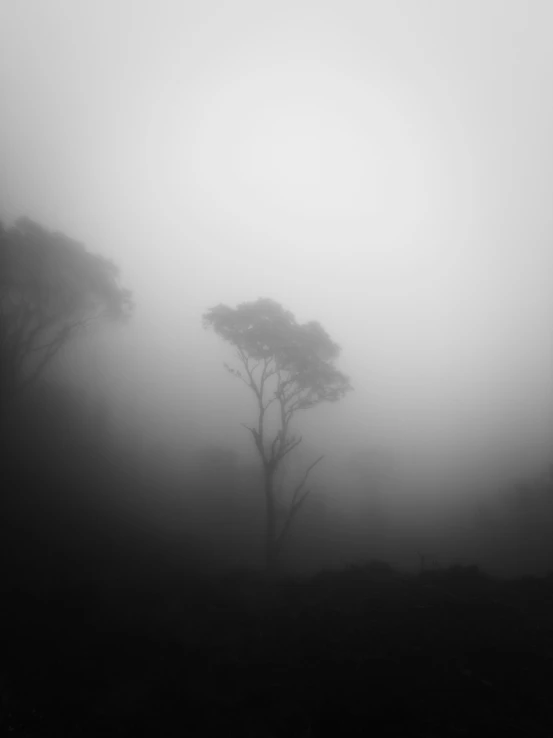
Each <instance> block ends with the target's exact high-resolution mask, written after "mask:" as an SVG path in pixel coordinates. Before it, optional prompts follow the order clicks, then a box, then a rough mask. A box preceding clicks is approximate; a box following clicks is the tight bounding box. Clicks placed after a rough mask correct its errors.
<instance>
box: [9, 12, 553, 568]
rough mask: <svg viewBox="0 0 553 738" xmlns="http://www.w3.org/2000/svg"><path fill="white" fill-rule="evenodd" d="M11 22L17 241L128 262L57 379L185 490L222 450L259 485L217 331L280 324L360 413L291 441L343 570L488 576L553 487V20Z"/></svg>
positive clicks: (305, 430)
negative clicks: (503, 517) (57, 234)
mask: <svg viewBox="0 0 553 738" xmlns="http://www.w3.org/2000/svg"><path fill="white" fill-rule="evenodd" d="M0 13H1V16H0V29H1V30H0V40H1V48H2V61H1V66H0V89H1V91H2V99H3V111H4V113H3V116H2V122H1V124H0V126H1V128H0V156H1V160H2V181H1V182H0V207H1V214H2V218H3V220H4V221H5V222H6V223H8V224H9V223H12V222H14V221H15V219H17V218H18V217H19V216H21V215H26V216H28V217H30V218H32V219H33V220H35V221H37V222H39V223H40V224H42V225H43V226H44V227H46V228H49V229H51V230H57V231H61V232H63V233H65V234H67V235H69V236H70V237H72V238H75V239H78V240H79V241H81V242H83V243H84V244H85V245H86V247H87V248H88V249H89V250H90V251H92V252H98V253H101V254H103V255H105V256H107V257H108V258H110V259H113V261H114V262H115V263H116V264H117V265H118V266H119V267H120V268H121V273H122V281H123V282H124V284H125V285H126V286H128V287H129V288H130V289H132V292H133V296H134V300H135V303H136V309H135V312H134V315H133V318H132V321H131V322H130V324H129V325H128V326H125V327H107V328H105V327H104V328H101V329H98V330H97V331H92V332H89V333H88V334H87V335H86V337H84V338H81V339H79V340H77V341H74V342H73V343H72V344H71V345H70V346H68V347H67V348H66V349H65V350H64V351H63V355H60V357H59V358H58V359H57V360H56V365H55V367H53V368H51V370H50V374H51V375H52V376H54V375H55V376H57V377H58V379H59V377H63V378H64V379H63V381H64V382H65V383H66V386H72V387H75V388H77V389H78V391H79V392H81V393H85V394H86V393H88V395H87V396H90V397H104V398H105V401H106V402H107V403H108V405H109V409H110V410H109V411H110V424H109V431H108V430H106V433H108V432H109V434H111V435H110V438H112V439H117V441H114V443H119V444H122V445H123V446H125V448H128V449H129V453H130V454H131V455H132V454H135V455H136V464H137V465H139V464H140V463H142V462H143V461H144V458H145V455H148V458H149V459H151V464H152V465H153V466H152V469H158V468H159V469H164V470H165V472H166V473H167V474H168V475H169V476H170V477H171V478H172V482H173V486H175V485H176V486H178V485H177V483H176V480H177V479H178V478H179V474H181V473H184V472H182V469H181V467H182V466H185V462H184V459H188V458H190V459H194V458H197V457H198V454H201V453H203V452H204V451H206V452H207V451H208V450H209V449H210V448H212V449H213V448H220V449H228V450H230V451H232V452H234V453H235V454H237V458H238V459H240V463H241V464H244V465H246V466H247V465H252V466H255V464H256V456H255V448H254V447H253V444H252V439H251V437H250V436H249V434H248V432H247V431H246V430H245V429H244V428H243V425H242V424H244V423H248V422H251V421H252V417H253V415H255V403H254V401H253V398H252V397H251V396H250V395H249V394H248V389H247V388H246V387H244V386H243V385H240V383H238V382H236V381H235V379H234V378H233V377H231V376H229V375H228V374H227V373H226V372H225V371H224V369H223V363H224V362H228V361H229V360H230V359H231V350H230V348H229V347H228V346H227V345H224V344H223V343H222V342H221V341H220V340H218V339H217V337H216V336H214V335H212V334H210V333H209V332H207V331H205V330H203V329H202V325H201V317H202V314H203V313H204V312H205V311H206V310H207V309H208V308H210V307H211V306H213V305H216V304H219V303H223V304H227V305H230V306H236V305H237V304H240V303H242V302H248V301H253V300H256V299H257V298H259V297H270V298H271V299H274V300H276V301H277V302H279V303H281V304H282V305H283V306H284V307H285V308H286V309H288V310H290V311H291V312H292V313H293V314H294V315H295V316H296V318H297V320H298V321H299V322H307V321H310V320H316V321H319V322H320V323H321V324H322V325H323V326H324V328H325V329H326V330H327V331H328V333H329V334H330V336H331V337H332V339H333V340H335V341H337V342H338V344H339V345H340V347H341V349H342V351H341V356H340V359H339V361H338V365H339V367H340V370H341V371H343V372H345V373H346V374H347V375H348V376H349V377H350V378H351V382H352V385H353V387H354V392H352V393H350V394H349V395H348V396H347V397H346V398H345V399H344V400H343V401H341V402H339V403H333V404H328V405H324V406H320V407H317V408H314V409H313V410H311V411H310V412H307V413H303V414H302V415H301V417H298V419H297V420H295V421H294V422H295V425H296V428H297V430H298V431H299V432H301V434H302V435H303V437H304V447H302V448H303V451H302V456H301V459H302V460H303V463H304V464H305V463H308V462H309V460H310V459H311V458H312V457H314V456H316V455H319V454H324V455H325V458H324V461H323V462H322V464H321V465H319V466H318V468H317V469H316V470H315V471H314V473H313V485H314V489H313V498H315V497H316V496H317V494H319V496H320V499H321V500H324V501H325V504H326V505H327V508H328V515H330V516H331V517H332V515H334V514H336V515H338V513H337V512H336V513H334V512H332V513H331V512H330V511H334V510H335V509H336V510H338V509H340V510H341V511H342V513H341V514H342V515H343V516H345V518H344V520H349V521H354V520H357V525H358V527H360V532H357V533H356V532H355V531H354V528H351V530H350V529H349V528H348V525H347V524H346V523H345V522H344V524H343V525H342V527H341V531H342V532H341V534H340V536H341V538H340V541H342V544H343V546H344V553H343V554H340V555H338V554H336V556H337V558H336V561H343V560H345V558H347V556H353V557H354V558H355V556H356V555H361V553H363V552H364V551H365V547H367V550H370V551H371V552H373V553H375V554H378V555H381V556H382V557H384V558H391V559H394V560H401V561H404V562H407V561H412V562H416V561H418V558H419V556H420V551H421V550H424V551H425V552H426V555H427V556H435V557H436V558H437V559H440V558H442V559H444V558H445V559H447V560H450V559H451V558H452V557H453V558H455V557H463V556H464V557H465V558H468V559H471V558H478V557H479V556H480V555H481V552H480V551H479V549H478V547H477V546H476V547H474V545H473V544H474V541H473V535H475V534H473V532H472V528H471V525H472V523H470V524H469V523H468V522H467V520H472V518H471V516H472V515H473V513H474V511H475V510H477V509H480V506H481V505H482V504H489V505H490V506H491V507H492V508H493V509H494V511H495V512H494V514H496V515H500V514H502V513H500V512H497V510H498V509H502V508H501V505H502V504H503V503H504V500H506V499H511V498H510V497H509V495H512V494H513V485H515V484H516V483H517V481H519V480H521V479H527V478H536V479H537V478H541V477H542V476H543V474H544V473H545V472H546V470H547V468H548V465H549V463H550V461H551V432H552V419H551V417H552V414H551V400H552V397H551V377H552V372H553V365H552V360H551V356H552V354H551V348H552V346H551V335H552V333H551V326H552V315H553V297H552V295H553V292H552V290H551V276H550V275H551V274H552V273H553V272H552V268H553V251H552V249H551V236H552V220H551V208H550V203H551V181H550V180H551V177H550V174H551V164H552V153H553V147H552V144H551V140H550V131H551V128H552V124H553V103H552V102H551V100H550V96H548V95H547V94H546V91H547V90H549V89H550V86H551V82H552V80H551V77H552V74H553V73H552V72H551V69H553V64H552V62H553V59H552V56H553V52H552V51H551V45H550V43H549V35H548V31H547V29H548V28H549V26H550V23H551V22H552V21H553V17H552V11H551V10H550V8H549V7H548V6H547V4H545V3H539V2H536V3H532V4H530V5H529V6H524V7H522V6H521V5H520V4H519V3H514V2H509V3H506V2H501V3H499V2H493V1H491V2H487V3H471V2H468V3H463V5H462V6H461V5H460V4H455V5H448V4H443V5H438V4H436V3H433V2H419V3H417V5H416V7H415V6H414V5H411V4H408V3H394V4H390V3H386V4H384V3H348V4H346V5H343V4H341V5H340V6H338V5H337V4H333V3H329V4H325V5H324V6H320V5H319V4H317V5H315V4H310V3H300V4H297V3H295V4H294V6H293V7H292V5H291V4H286V3H285V4H279V6H278V7H276V6H275V7H274V8H271V7H269V6H265V5H262V4H257V3H247V2H240V3H234V4H232V6H223V5H220V4H217V3H201V4H199V3H196V4H195V3H184V4H183V3H176V2H174V3H173V2H164V3H161V5H160V4H156V5H155V6H154V4H149V3H139V4H137V3H130V2H125V1H121V2H112V1H111V2H109V3H108V2H99V3H94V4H89V3H82V2H75V1H74V0H73V2H60V1H54V2H50V3H47V4H45V3H33V2H26V3H17V4H12V3H4V5H3V7H2V10H1V11H0ZM106 428H107V426H106ZM356 458H357V459H358V460H359V459H361V461H363V459H365V460H370V459H372V458H375V459H377V460H378V459H379V458H385V459H386V464H385V471H384V472H382V474H380V472H379V474H380V476H379V475H378V474H377V475H376V477H378V479H377V480H376V478H374V479H373V477H375V475H374V474H373V471H372V469H373V467H371V463H372V462H370V463H369V461H367V464H366V467H363V466H362V464H361V467H362V468H361V470H359V469H357V467H356V465H355V461H354V460H355V459H356ZM298 464H299V466H297V468H298V469H301V463H300V462H299V461H298ZM375 464H376V465H377V466H378V464H377V462H376V461H375ZM168 470H172V471H171V474H169V472H168ZM179 470H180V471H179ZM137 473H138V472H137ZM160 473H161V471H160ZM152 474H153V476H154V477H155V474H154V473H153V472H152ZM173 475H174V476H173ZM182 489H183V491H182V495H183V496H184V497H186V491H185V487H184V486H183V488H182ZM113 494H114V495H116V494H117V492H116V491H114V492H113ZM373 498H375V499H376V498H378V504H376V502H375V503H374V505H376V507H375V506H374V505H373V506H372V507H371V505H372V502H371V500H373ZM160 500H161V501H160V503H159V504H160V505H161V506H163V505H166V501H165V502H164V501H163V494H162V493H160ZM321 504H322V503H321ZM160 514H161V513H160ZM173 514H174V512H170V511H169V512H167V515H168V517H169V518H171V517H172V516H173ZM206 514H207V513H206ZM308 518H309V516H307V515H306V519H308ZM360 518H362V519H364V520H365V521H366V529H365V528H363V526H362V525H360V523H359V519H360ZM445 519H447V521H448V522H447V526H448V527H444V526H445V523H444V520H445ZM371 521H372V522H371ZM375 521H379V522H375ZM382 521H386V523H383V522H382ZM205 524H206V525H209V523H208V522H207V521H206V522H205ZM300 525H301V523H300V521H299V519H298V526H300ZM352 525H353V523H352ZM383 525H384V527H385V529H386V530H387V533H386V534H385V535H384V534H382V530H383V528H382V526H383ZM463 526H464V527H463ZM467 526H468V528H467ZM354 527H355V526H354ZM299 530H300V529H299V528H298V531H297V534H296V538H297V540H298V541H300V540H301V539H302V536H304V537H305V536H308V533H309V530H310V526H309V524H308V522H304V530H303V533H302V535H300V533H299ZM445 530H446V531H449V532H448V533H444V531H445ZM452 530H455V531H457V532H459V531H460V530H470V531H471V532H470V533H467V536H468V538H466V541H465V543H464V544H463V546H461V547H460V548H458V549H455V550H451V551H450V550H449V549H448V548H447V546H446V547H445V548H443V547H444V546H445V541H442V538H444V539H447V540H449V541H451V531H452ZM377 531H380V532H379V533H378V535H377ZM356 536H357V537H356ZM459 536H460V534H459ZM353 538H355V540H357V538H359V540H361V539H362V540H363V541H364V543H363V544H361V543H360V544H359V546H360V548H359V551H357V550H354V549H355V547H352V544H351V540H353ZM377 539H378V540H377ZM371 541H372V542H371ZM375 541H376V543H375ZM342 544H340V545H342ZM346 544H347V545H346ZM298 545H299V544H298ZM336 545H337V547H338V548H340V546H339V545H338V544H336ZM318 546H319V547H320V548H322V549H324V547H325V545H324V544H318ZM471 546H472V548H471ZM346 549H347V552H346ZM302 555H305V556H307V555H308V554H307V553H305V552H304V554H302ZM297 556H298V557H299V553H298V554H297ZM300 558H301V557H300ZM315 559H317V556H315ZM323 559H324V557H323ZM325 561H326V560H325ZM327 563H328V562H327ZM496 563H497V562H496ZM321 565H322V562H321ZM544 565H545V563H544V562H542V564H540V566H544ZM313 566H315V563H313ZM300 568H301V567H300Z"/></svg>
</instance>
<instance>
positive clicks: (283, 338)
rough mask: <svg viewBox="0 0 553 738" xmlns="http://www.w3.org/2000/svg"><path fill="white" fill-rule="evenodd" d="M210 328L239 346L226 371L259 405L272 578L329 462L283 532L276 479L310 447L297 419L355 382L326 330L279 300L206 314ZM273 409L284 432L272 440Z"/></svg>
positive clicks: (298, 498)
mask: <svg viewBox="0 0 553 738" xmlns="http://www.w3.org/2000/svg"><path fill="white" fill-rule="evenodd" d="M203 325H204V328H210V327H211V328H213V329H214V331H215V333H217V335H219V336H220V337H221V338H222V339H223V340H225V341H227V342H228V343H230V344H232V345H233V346H234V347H235V349H236V358H237V359H238V361H239V363H240V365H241V366H240V368H239V369H237V368H233V367H231V366H229V365H228V364H225V368H226V369H227V371H228V372H230V373H231V374H232V375H233V376H235V377H237V378H238V379H240V380H241V381H242V382H244V384H245V385H246V386H247V387H248V388H249V389H250V390H251V392H252V393H253V394H254V396H255V399H256V403H257V424H256V425H254V426H248V425H246V426H245V427H246V428H247V429H248V430H249V432H250V433H251V434H252V437H253V440H254V442H255V446H256V449H257V452H258V454H259V457H260V459H261V463H262V465H263V476H264V493H265V503H266V538H265V563H266V566H267V570H268V571H269V572H272V571H274V569H275V567H276V563H277V558H278V555H279V553H280V551H281V549H282V544H283V540H284V537H285V535H286V533H287V531H288V529H289V528H290V525H291V523H292V521H293V519H294V517H295V516H296V515H297V513H298V511H299V510H300V508H301V506H302V505H303V503H304V502H305V500H306V498H307V496H308V495H309V492H310V490H304V487H305V483H306V482H307V478H308V476H309V473H310V472H311V470H312V469H313V467H314V466H315V465H316V464H318V463H319V462H320V461H321V459H322V458H323V457H322V456H320V457H319V458H318V459H317V460H316V461H314V462H313V463H312V464H311V465H310V466H309V467H308V468H307V469H306V470H305V473H304V474H303V477H302V478H301V480H300V482H299V483H298V484H297V485H296V487H295V488H294V490H293V493H292V500H291V503H290V504H289V505H288V506H287V507H286V509H285V514H284V522H283V523H282V525H281V529H280V530H277V504H276V499H275V484H274V483H275V474H276V472H277V470H278V468H279V466H280V464H281V463H282V461H283V459H284V458H285V457H286V456H287V455H288V454H289V453H290V452H291V451H293V450H294V449H295V448H297V446H299V444H300V443H301V441H302V438H301V436H298V435H296V434H294V433H292V432H291V430H290V424H291V421H292V418H293V417H294V415H295V414H296V413H297V412H298V411H300V410H309V409H310V408H312V407H315V406H316V405H319V404H320V403H322V402H336V401H337V400H340V399H342V398H343V397H344V395H345V394H346V392H348V391H349V390H351V389H352V387H351V385H350V381H349V378H348V377H347V376H345V375H344V374H342V372H340V371H339V370H338V369H336V367H335V366H334V363H333V362H334V360H335V359H336V358H337V357H338V355H339V353H340V348H339V346H338V345H337V344H335V343H334V342H333V341H331V339H330V337H329V336H328V334H327V333H326V331H325V330H324V329H323V328H322V326H321V325H320V324H319V323H317V322H315V321H311V322H309V323H306V324H304V325H300V324H298V323H297V322H296V320H295V318H294V316H293V315H292V313H290V312H288V311H286V310H284V308H283V307H282V306H281V305H279V304H278V303H277V302H275V301H274V300H270V299H267V298H260V299H258V300H256V301H255V302H245V303H242V304H240V305H238V307H237V308H230V307H227V306H226V305H217V306H216V307H213V308H211V309H210V310H208V311H207V312H206V313H205V314H204V316H203ZM271 406H273V417H274V419H275V421H276V423H275V424H276V427H277V430H276V432H275V434H274V435H273V436H272V437H271V438H269V437H267V432H268V431H267V421H268V419H269V418H268V411H269V408H270V407H271Z"/></svg>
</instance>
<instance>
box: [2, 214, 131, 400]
mask: <svg viewBox="0 0 553 738" xmlns="http://www.w3.org/2000/svg"><path fill="white" fill-rule="evenodd" d="M118 277H119V270H118V267H117V266H116V265H115V264H114V263H113V262H112V261H110V260H109V259H107V258H105V257H104V256H101V255H99V254H92V253H89V252H88V251H87V250H86V248H85V247H84V245H83V244H81V243H79V242H78V241H75V240H73V239H71V238H68V237H67V236H65V235H64V234H62V233H59V232H52V231H48V230H47V229H45V228H43V227H42V226H41V225H39V224H38V223H35V222H34V221H32V220H30V219H29V218H26V217H25V218H20V219H19V220H17V221H16V223H15V224H14V225H13V226H12V227H10V228H6V227H5V226H4V225H3V224H2V223H0V351H1V354H2V364H1V367H2V369H1V378H0V391H1V395H2V397H3V398H4V399H6V398H9V397H13V396H15V395H17V394H18V393H19V392H20V391H22V390H24V389H25V388H26V387H27V386H29V385H30V384H32V383H33V382H35V381H36V380H37V379H38V378H39V377H40V376H41V374H42V372H43V370H44V369H45V368H46V366H47V365H48V364H49V362H50V361H51V360H52V359H53V357H54V356H55V355H56V354H57V353H58V352H59V351H60V349H61V348H62V347H63V346H64V345H65V344H66V343H67V342H68V341H69V339H70V338H71V337H72V336H73V335H74V334H75V332H76V331H78V330H80V329H82V328H83V327H84V326H86V325H87V324H89V323H90V322H91V321H94V320H99V319H107V320H125V319H127V318H128V317H129V316H130V314H131V312H132V300H131V293H130V291H129V290H127V289H124V288H122V287H121V286H120V285H119V283H118Z"/></svg>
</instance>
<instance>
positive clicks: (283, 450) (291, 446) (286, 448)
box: [277, 436, 303, 461]
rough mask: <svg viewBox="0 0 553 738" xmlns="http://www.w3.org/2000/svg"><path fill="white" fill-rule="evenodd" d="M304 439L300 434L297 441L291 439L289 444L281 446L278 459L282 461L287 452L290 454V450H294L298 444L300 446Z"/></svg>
mask: <svg viewBox="0 0 553 738" xmlns="http://www.w3.org/2000/svg"><path fill="white" fill-rule="evenodd" d="M302 440H303V438H302V437H301V436H300V437H299V438H297V439H296V440H295V441H289V442H288V444H287V445H285V446H284V447H281V448H280V449H279V452H278V454H277V460H278V461H282V459H283V458H284V457H285V456H286V455H287V454H289V453H290V451H293V450H294V449H295V448H296V446H299V445H300V443H301V442H302Z"/></svg>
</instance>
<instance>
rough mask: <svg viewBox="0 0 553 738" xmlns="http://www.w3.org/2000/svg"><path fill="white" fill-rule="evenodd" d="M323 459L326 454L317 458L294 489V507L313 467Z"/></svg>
mask: <svg viewBox="0 0 553 738" xmlns="http://www.w3.org/2000/svg"><path fill="white" fill-rule="evenodd" d="M323 459H324V454H323V455H322V456H319V458H318V459H316V460H315V461H314V462H313V463H312V464H311V465H310V466H308V467H307V469H306V470H305V474H304V475H303V478H302V480H301V482H300V483H299V484H298V486H297V487H296V488H295V490H294V494H293V496H292V507H294V505H295V504H296V498H297V496H298V495H299V493H300V492H301V490H302V489H303V486H304V484H305V483H306V482H307V477H308V476H309V474H310V472H311V470H312V469H313V467H315V466H316V465H317V464H318V463H319V461H322V460H323Z"/></svg>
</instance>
